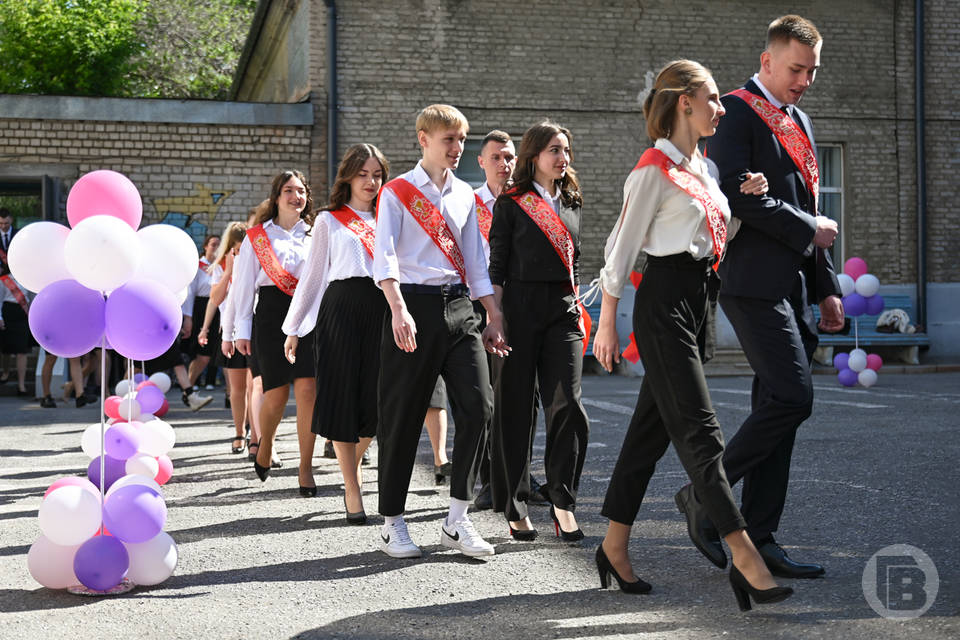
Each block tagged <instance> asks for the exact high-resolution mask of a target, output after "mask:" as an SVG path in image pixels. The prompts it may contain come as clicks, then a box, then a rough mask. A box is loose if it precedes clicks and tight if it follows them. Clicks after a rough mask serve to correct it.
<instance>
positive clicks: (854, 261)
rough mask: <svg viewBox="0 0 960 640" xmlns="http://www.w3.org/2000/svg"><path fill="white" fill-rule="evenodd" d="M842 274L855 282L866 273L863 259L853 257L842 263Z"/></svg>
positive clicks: (865, 264)
mask: <svg viewBox="0 0 960 640" xmlns="http://www.w3.org/2000/svg"><path fill="white" fill-rule="evenodd" d="M843 272H844V273H845V274H847V275H848V276H850V277H851V278H853V279H854V281H856V279H857V278H859V277H860V276H862V275H863V274H865V273H866V272H867V262H866V261H865V260H864V259H863V258H857V257H856V256H854V257H853V258H850V259H848V260H847V261H846V262H844V263H843Z"/></svg>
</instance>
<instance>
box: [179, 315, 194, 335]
mask: <svg viewBox="0 0 960 640" xmlns="http://www.w3.org/2000/svg"><path fill="white" fill-rule="evenodd" d="M191 332H193V318H191V317H190V316H184V317H183V324H182V325H180V337H181V338H183V339H184V340H186V339H187V338H189V337H190V333H191Z"/></svg>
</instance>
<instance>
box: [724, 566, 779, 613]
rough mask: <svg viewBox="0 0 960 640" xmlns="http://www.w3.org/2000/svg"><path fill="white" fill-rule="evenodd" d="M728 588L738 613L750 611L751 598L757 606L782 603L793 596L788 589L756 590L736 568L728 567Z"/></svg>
mask: <svg viewBox="0 0 960 640" xmlns="http://www.w3.org/2000/svg"><path fill="white" fill-rule="evenodd" d="M730 586H731V587H732V588H733V595H734V596H736V598H737V605H738V606H739V607H740V611H750V598H753V601H754V602H756V603H757V604H773V603H774V602H782V601H783V600H786V599H787V598H789V597H790V596H791V595H793V589H791V588H790V587H772V588H770V589H757V588H756V587H754V586H753V585H752V584H750V583H749V582H748V581H747V579H746V578H744V577H743V574H742V573H740V570H739V569H737V568H736V567H730Z"/></svg>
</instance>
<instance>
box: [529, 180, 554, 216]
mask: <svg viewBox="0 0 960 640" xmlns="http://www.w3.org/2000/svg"><path fill="white" fill-rule="evenodd" d="M533 188H534V189H536V190H537V193H539V194H540V197H541V198H543V199H544V200H546V201H547V204H549V205H550V207H551V208H552V209H553V212H554V213H557V214H559V213H560V189H559V188H557V187H554V189H556V193H555V194H554V195H550V192H549V191H547V188H546V187H545V186H543V185H542V184H540V183H539V182H537V181H536V180H534V181H533Z"/></svg>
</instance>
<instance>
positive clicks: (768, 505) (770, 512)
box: [720, 275, 817, 541]
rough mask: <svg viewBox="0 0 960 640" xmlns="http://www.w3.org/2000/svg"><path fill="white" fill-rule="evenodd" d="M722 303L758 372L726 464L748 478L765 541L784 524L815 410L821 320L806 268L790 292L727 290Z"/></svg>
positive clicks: (750, 526) (757, 530) (753, 522)
mask: <svg viewBox="0 0 960 640" xmlns="http://www.w3.org/2000/svg"><path fill="white" fill-rule="evenodd" d="M720 304H721V306H722V307H723V311H724V313H725V314H726V315H727V318H729V319H730V323H731V324H732V325H733V328H734V331H736V333H737V338H738V339H739V340H740V346H741V347H742V348H743V352H744V354H745V355H746V356H747V361H748V362H749V363H750V366H751V367H752V368H753V371H754V377H753V392H752V394H751V398H750V403H751V407H752V413H751V414H750V416H749V417H748V418H747V419H746V420H745V421H744V422H743V424H742V425H741V426H740V429H739V431H737V433H736V435H734V436H733V437H732V438H731V439H730V443H729V444H728V445H727V450H726V452H725V453H724V455H723V466H724V468H725V469H726V473H727V478H729V480H730V483H731V484H736V483H737V482H738V481H739V480H740V479H741V478H742V479H743V490H742V499H743V503H742V511H743V515H744V517H745V518H746V519H747V533H748V534H749V535H750V537H751V538H752V539H753V540H754V541H762V540H764V539H765V538H767V537H769V536H770V535H772V534H773V532H775V531H776V530H777V528H778V527H779V525H780V517H781V515H782V514H783V508H784V504H785V503H786V498H787V484H788V482H789V479H790V459H791V457H792V455H793V443H794V440H795V438H796V433H797V428H798V427H799V426H800V425H801V424H802V423H803V421H804V420H806V419H807V418H808V417H809V416H810V413H811V412H812V411H813V381H812V379H811V375H810V363H811V362H812V357H813V352H814V350H815V349H816V348H817V334H816V325H815V324H814V319H813V313H812V312H811V310H810V305H809V304H807V303H806V287H805V286H804V282H803V276H802V275H799V276H798V278H797V287H796V288H795V290H794V292H793V294H792V295H791V296H790V297H789V298H785V299H783V300H761V299H759V298H744V297H740V296H721V297H720Z"/></svg>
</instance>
